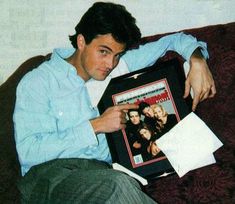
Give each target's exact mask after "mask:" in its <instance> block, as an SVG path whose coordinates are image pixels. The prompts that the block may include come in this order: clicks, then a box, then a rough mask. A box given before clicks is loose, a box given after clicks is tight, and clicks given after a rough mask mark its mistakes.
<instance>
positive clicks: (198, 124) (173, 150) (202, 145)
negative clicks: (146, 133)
mask: <svg viewBox="0 0 235 204" xmlns="http://www.w3.org/2000/svg"><path fill="white" fill-rule="evenodd" d="M156 143H157V145H158V147H159V148H160V149H161V150H162V151H163V153H164V154H165V155H166V157H167V158H168V160H169V162H170V163H171V165H172V167H173V168H174V169H175V171H176V172H177V174H178V175H179V176H180V177H182V176H183V175H185V174H186V173H187V172H189V171H191V170H193V169H197V168H200V167H203V166H206V165H209V164H213V163H215V162H216V161H215V158H214V155H213V152H215V151H216V150H217V149H218V148H220V147H221V146H222V145H223V144H222V142H221V141H220V140H219V139H218V138H217V137H216V136H215V134H214V133H213V132H212V131H211V130H210V129H209V128H208V126H207V125H206V124H205V123H204V122H203V121H202V120H201V119H200V118H199V117H198V116H197V115H196V114H195V113H193V112H192V113H190V114H189V115H188V116H186V117H185V118H184V119H183V120H181V121H180V122H179V123H178V124H177V125H176V126H175V127H173V128H172V129H171V130H170V131H169V132H168V133H166V134H165V135H163V136H162V137H161V138H160V139H158V140H156Z"/></svg>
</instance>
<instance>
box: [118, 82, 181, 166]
mask: <svg viewBox="0 0 235 204" xmlns="http://www.w3.org/2000/svg"><path fill="white" fill-rule="evenodd" d="M113 100H114V102H115V104H124V103H136V104H138V105H139V109H138V110H134V109H133V110H129V111H128V112H127V116H126V118H127V123H126V128H125V129H124V130H123V131H122V132H123V136H124V139H125V143H126V146H127V149H128V152H129V156H130V159H131V161H132V166H133V167H134V168H135V167H138V166H140V165H145V164H149V163H151V162H156V161H160V160H162V159H166V157H165V155H164V154H163V152H162V151H161V150H160V149H159V148H158V146H157V143H156V140H157V139H159V138H160V137H162V136H163V135H164V134H165V133H166V132H168V131H169V130H170V129H171V128H172V127H173V126H174V125H176V124H177V122H178V121H179V116H178V113H177V110H176V108H175V104H174V100H173V98H172V95H171V92H170V89H169V86H168V84H167V81H166V79H162V80H159V81H156V82H153V83H150V84H147V85H144V86H141V87H137V88H135V89H133V90H128V91H125V92H122V93H119V94H116V96H115V95H114V96H113Z"/></svg>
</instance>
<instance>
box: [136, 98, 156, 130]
mask: <svg viewBox="0 0 235 204" xmlns="http://www.w3.org/2000/svg"><path fill="white" fill-rule="evenodd" d="M139 111H140V113H141V114H142V115H144V122H145V123H146V124H147V125H148V126H150V127H151V129H152V130H153V131H154V132H156V131H157V129H156V125H157V120H156V118H155V117H154V112H153V109H152V108H151V106H150V105H149V104H148V103H146V102H144V101H142V102H140V103H139Z"/></svg>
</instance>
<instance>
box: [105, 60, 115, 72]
mask: <svg viewBox="0 0 235 204" xmlns="http://www.w3.org/2000/svg"><path fill="white" fill-rule="evenodd" d="M105 65H106V68H107V69H110V70H113V68H114V67H115V66H116V65H117V62H116V60H115V57H109V58H108V59H107V60H106V64H105Z"/></svg>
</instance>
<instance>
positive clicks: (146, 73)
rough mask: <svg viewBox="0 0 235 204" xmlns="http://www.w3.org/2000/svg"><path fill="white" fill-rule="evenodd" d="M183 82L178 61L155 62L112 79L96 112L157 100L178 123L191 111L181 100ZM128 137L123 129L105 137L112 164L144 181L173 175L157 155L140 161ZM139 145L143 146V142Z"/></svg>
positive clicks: (163, 159) (164, 160)
mask: <svg viewBox="0 0 235 204" xmlns="http://www.w3.org/2000/svg"><path fill="white" fill-rule="evenodd" d="M184 82H185V74H184V70H183V68H182V67H181V65H180V63H179V61H178V59H176V58H175V59H172V60H168V61H165V62H157V63H155V64H154V65H152V66H150V67H146V68H143V69H141V70H138V71H135V72H132V73H128V74H125V75H122V76H119V77H116V78H113V79H112V80H111V81H110V83H109V84H108V86H107V88H106V90H105V92H104V94H103V96H102V98H101V100H100V102H99V104H98V109H99V111H100V114H102V113H103V112H104V111H105V110H106V109H107V108H108V107H110V106H113V105H117V104H123V103H137V104H139V103H140V102H141V101H145V102H147V103H149V104H150V105H153V104H154V103H159V101H160V103H161V105H162V106H163V107H164V109H167V112H168V113H171V114H175V116H176V119H177V122H178V121H180V120H182V119H183V118H184V117H185V116H186V115H188V114H189V113H190V111H191V104H192V99H191V98H190V97H188V98H187V99H184V98H183V93H184ZM141 117H142V118H141V120H142V121H143V120H145V117H144V116H141ZM127 119H128V117H127ZM128 120H130V119H128ZM177 122H176V123H177ZM128 134H129V132H128V133H127V129H122V130H120V131H116V132H113V133H108V134H106V138H107V141H108V145H109V148H110V152H111V156H112V160H113V162H114V163H115V162H117V163H119V164H121V165H122V166H124V167H126V168H127V169H129V170H131V171H133V172H134V173H136V174H138V175H140V176H142V177H144V178H146V179H148V180H150V179H152V178H156V177H161V176H164V175H169V174H172V173H174V172H175V171H174V169H173V168H172V166H171V164H170V163H169V161H168V160H167V158H166V157H165V156H164V154H163V153H161V152H160V154H158V155H157V156H155V157H150V159H149V158H148V159H143V152H141V153H140V154H137V156H136V155H134V153H133V151H132V146H133V145H132V146H131V144H130V142H129V138H128V137H129V136H128ZM163 136H164V135H163ZM141 145H142V147H143V146H144V145H143V143H141ZM138 155H139V156H138Z"/></svg>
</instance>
